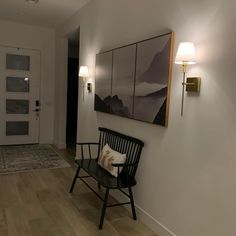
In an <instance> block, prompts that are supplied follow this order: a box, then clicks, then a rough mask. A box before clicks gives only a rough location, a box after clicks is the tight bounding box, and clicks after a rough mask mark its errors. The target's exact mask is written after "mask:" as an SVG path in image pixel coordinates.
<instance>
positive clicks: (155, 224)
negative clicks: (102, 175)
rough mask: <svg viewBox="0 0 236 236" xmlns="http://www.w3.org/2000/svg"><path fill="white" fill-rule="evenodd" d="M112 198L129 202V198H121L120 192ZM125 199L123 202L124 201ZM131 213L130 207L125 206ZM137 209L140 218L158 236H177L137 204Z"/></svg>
mask: <svg viewBox="0 0 236 236" xmlns="http://www.w3.org/2000/svg"><path fill="white" fill-rule="evenodd" d="M112 196H113V197H114V198H115V199H116V200H117V201H120V202H122V201H123V200H124V199H125V200H127V199H128V198H127V197H123V195H122V196H121V195H120V193H119V192H113V193H112ZM122 199H123V200H122ZM125 207H126V208H127V209H128V210H129V211H131V210H130V206H129V205H128V206H125ZM135 207H136V213H137V216H138V218H139V219H140V220H141V221H142V222H143V223H144V224H146V225H147V226H148V227H149V228H150V229H152V230H153V231H154V232H155V233H156V234H158V235H159V236H177V235H176V234H174V233H173V232H172V231H171V230H169V229H168V228H167V227H165V226H164V225H163V224H162V223H161V222H159V221H158V220H156V219H155V218H154V217H152V216H151V215H150V214H149V213H147V212H146V211H145V210H144V209H142V208H141V207H140V206H138V205H137V204H135Z"/></svg>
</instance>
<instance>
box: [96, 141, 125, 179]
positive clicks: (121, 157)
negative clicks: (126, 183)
mask: <svg viewBox="0 0 236 236" xmlns="http://www.w3.org/2000/svg"><path fill="white" fill-rule="evenodd" d="M125 160H126V154H121V153H119V152H117V151H115V150H113V149H111V148H110V146H109V145H108V144H106V145H105V146H104V147H103V149H102V151H101V152H100V155H99V158H98V164H99V165H100V166H101V167H102V168H104V169H105V170H107V171H108V172H109V173H110V174H111V175H113V176H115V177H117V176H118V167H114V166H113V165H112V164H123V163H125ZM119 169H120V172H121V171H122V167H120V168H119Z"/></svg>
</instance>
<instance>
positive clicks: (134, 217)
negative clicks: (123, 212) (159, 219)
mask: <svg viewBox="0 0 236 236" xmlns="http://www.w3.org/2000/svg"><path fill="white" fill-rule="evenodd" d="M129 196H130V202H131V208H132V213H133V219H134V220H137V217H136V212H135V206H134V197H133V192H132V189H131V187H129Z"/></svg>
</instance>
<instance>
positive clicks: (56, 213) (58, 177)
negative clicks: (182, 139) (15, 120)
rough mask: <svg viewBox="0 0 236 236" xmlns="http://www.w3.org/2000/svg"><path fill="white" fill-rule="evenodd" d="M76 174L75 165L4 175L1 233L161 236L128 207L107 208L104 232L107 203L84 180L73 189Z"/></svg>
mask: <svg viewBox="0 0 236 236" xmlns="http://www.w3.org/2000/svg"><path fill="white" fill-rule="evenodd" d="M65 158H66V159H68V160H69V159H70V161H71V163H73V162H72V158H71V157H70V156H68V155H65ZM73 175H74V167H73V168H63V169H54V170H40V171H33V172H26V173H17V174H9V175H0V235H1V236H76V235H78V236H88V235H89V236H96V235H103V236H105V235H107V236H113V235H114V236H118V235H122V236H123V235H124V236H125V235H129V236H154V235H155V234H154V233H153V232H152V231H151V230H150V229H149V228H148V227H146V226H145V225H144V224H143V223H142V222H140V221H139V220H137V221H134V220H133V219H132V218H131V215H130V213H129V212H128V211H127V210H126V209H125V208H123V207H114V208H111V209H107V214H106V217H105V221H104V225H103V230H98V222H99V217H100V209H101V201H100V200H99V199H98V198H97V197H96V196H95V195H94V194H93V193H91V192H90V191H89V190H88V188H86V187H85V186H84V185H83V183H79V181H78V183H77V184H76V186H75V190H74V192H73V194H70V193H68V189H69V187H70V184H71V181H72V178H73ZM90 183H91V184H93V185H94V187H96V183H94V182H93V181H92V180H91V182H90ZM101 192H102V190H101ZM112 201H114V199H113V200H112Z"/></svg>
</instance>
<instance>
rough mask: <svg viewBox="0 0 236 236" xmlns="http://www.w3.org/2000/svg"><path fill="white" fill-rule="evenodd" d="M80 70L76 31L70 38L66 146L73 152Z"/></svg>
mask: <svg viewBox="0 0 236 236" xmlns="http://www.w3.org/2000/svg"><path fill="white" fill-rule="evenodd" d="M78 70H79V33H78V32H75V33H73V34H72V35H70V36H69V39H68V74H67V79H68V80H67V121H66V146H67V150H68V151H69V152H71V153H73V154H75V151H76V137H77V117H78Z"/></svg>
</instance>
